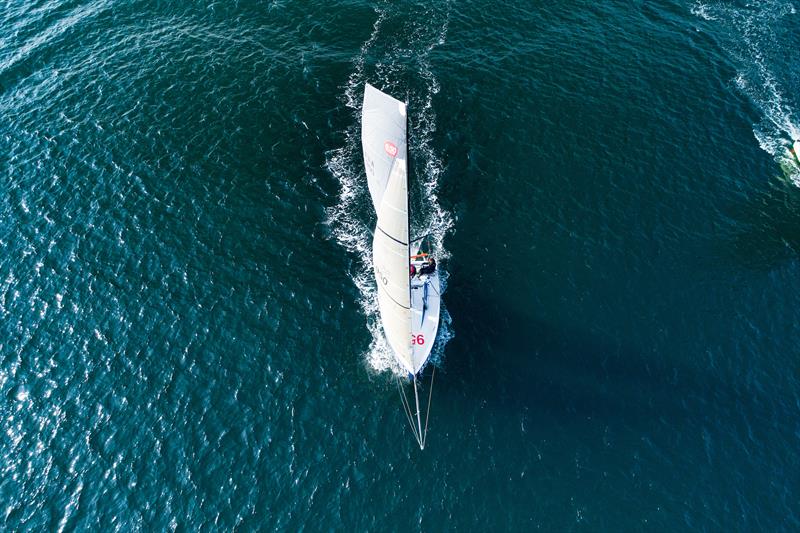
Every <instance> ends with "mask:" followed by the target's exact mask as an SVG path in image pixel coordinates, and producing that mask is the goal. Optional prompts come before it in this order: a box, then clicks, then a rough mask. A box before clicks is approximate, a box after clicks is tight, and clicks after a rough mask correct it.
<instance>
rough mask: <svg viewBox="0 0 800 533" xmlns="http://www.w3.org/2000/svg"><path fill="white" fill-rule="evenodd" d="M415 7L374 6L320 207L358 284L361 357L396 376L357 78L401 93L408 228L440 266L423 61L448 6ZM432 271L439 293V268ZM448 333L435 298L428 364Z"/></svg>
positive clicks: (427, 70)
mask: <svg viewBox="0 0 800 533" xmlns="http://www.w3.org/2000/svg"><path fill="white" fill-rule="evenodd" d="M418 9H422V10H424V11H425V12H424V13H421V14H417V16H414V17H409V16H408V15H407V14H402V15H401V14H399V13H397V12H396V10H395V9H394V8H392V7H391V6H389V5H382V6H380V7H378V8H377V9H376V12H377V19H376V21H375V24H374V26H373V31H372V34H371V35H370V37H369V39H367V41H366V42H365V43H364V44H363V45H362V47H361V50H360V52H359V54H358V56H357V57H356V58H355V59H354V61H353V72H352V73H351V74H350V77H349V79H348V82H347V84H346V86H345V87H344V94H343V101H344V103H345V105H346V106H347V108H348V109H349V110H350V111H351V114H352V126H350V127H349V128H348V129H347V130H346V131H345V135H344V137H345V143H344V146H342V147H340V148H337V149H335V150H331V151H330V152H328V154H327V168H328V170H329V171H330V172H331V174H333V176H334V177H335V178H336V179H337V180H338V182H339V186H340V190H339V203H338V205H336V206H334V207H331V208H330V209H329V210H328V219H327V222H328V225H329V227H330V228H331V233H332V235H333V236H334V237H335V239H336V240H337V242H338V243H339V244H340V245H341V246H342V247H343V248H344V249H345V250H346V251H347V252H348V253H349V254H351V256H352V257H353V267H352V270H353V271H352V273H351V277H352V279H353V282H354V283H355V285H356V287H357V288H358V290H359V293H360V300H359V304H360V305H361V309H362V311H363V313H364V315H365V317H366V325H367V328H368V329H369V331H370V333H371V334H372V340H371V342H370V346H369V349H368V351H367V353H366V360H367V363H368V364H369V366H370V367H371V368H373V369H374V370H376V371H378V372H381V371H385V370H391V371H393V372H395V373H397V374H398V375H404V374H405V371H404V370H403V369H402V368H401V367H400V365H399V363H398V362H397V360H396V359H395V357H394V355H393V353H392V349H391V347H390V346H389V344H388V342H387V341H386V337H385V336H384V334H383V326H382V324H381V319H380V314H379V312H378V303H377V288H376V286H375V278H374V276H373V273H372V272H373V270H372V269H373V265H372V235H371V231H370V228H371V227H372V226H374V224H375V213H374V211H373V210H372V204H371V202H370V199H369V191H368V189H367V180H366V175H365V174H364V168H363V166H364V164H363V159H362V155H361V139H360V136H359V133H360V129H359V126H358V121H359V120H360V116H361V113H360V111H361V97H362V94H363V90H364V83H365V82H370V83H373V84H375V85H376V86H378V87H379V88H380V89H381V90H384V91H386V92H388V93H390V94H395V95H396V96H399V97H403V96H406V97H407V98H408V100H409V102H408V104H409V105H408V108H409V141H410V145H409V154H410V155H411V157H412V158H413V163H412V164H413V166H412V168H413V169H414V170H415V174H413V176H412V179H411V180H410V187H411V191H410V193H411V198H412V200H413V199H414V198H419V199H418V200H417V201H415V202H414V204H413V205H412V213H413V215H412V216H413V218H412V220H411V233H412V235H413V236H414V237H416V236H421V235H428V236H429V241H430V243H431V247H432V253H433V254H434V255H435V256H436V258H437V262H438V263H439V264H440V265H442V266H445V267H446V260H447V258H448V257H449V254H448V253H447V250H445V248H444V243H443V241H444V238H445V235H446V234H447V233H448V231H450V230H451V229H452V228H453V219H452V216H451V215H450V213H449V212H447V211H446V210H444V209H443V208H442V207H441V205H439V202H438V198H437V190H438V187H439V179H440V177H441V175H442V172H443V170H444V165H443V163H442V160H441V157H440V156H439V155H438V154H437V153H436V151H435V150H434V148H433V133H434V131H435V128H436V115H435V113H434V110H433V97H434V95H435V94H436V93H438V92H439V83H438V81H437V80H436V77H435V75H434V73H433V70H432V67H431V63H430V53H431V52H432V51H433V50H434V49H435V48H436V47H437V46H440V45H441V44H444V42H445V38H446V36H447V26H448V20H449V11H450V10H449V4H447V5H445V7H444V9H443V10H435V9H434V8H432V7H428V6H423V7H419V8H418ZM414 21H417V22H414ZM398 26H400V27H399V28H398ZM401 30H402V31H401ZM409 58H411V59H412V61H409ZM405 80H410V81H411V82H412V83H411V84H410V86H413V87H414V89H413V90H410V88H409V86H407V85H405ZM420 81H421V82H423V84H424V86H423V88H422V89H418V88H417V87H418V86H419V82H420ZM440 272H441V283H442V292H444V291H445V290H446V287H447V273H446V268H443V269H442V270H441V271H440ZM452 337H453V331H452V326H451V319H450V315H449V313H448V312H447V308H446V306H445V305H444V302H442V307H441V318H440V323H439V333H438V335H437V339H436V344H435V346H434V349H433V351H432V353H431V361H432V362H433V363H434V364H438V363H439V362H440V361H441V358H442V354H443V353H444V347H445V345H446V344H447V342H448V341H449V340H450V339H451V338H452Z"/></svg>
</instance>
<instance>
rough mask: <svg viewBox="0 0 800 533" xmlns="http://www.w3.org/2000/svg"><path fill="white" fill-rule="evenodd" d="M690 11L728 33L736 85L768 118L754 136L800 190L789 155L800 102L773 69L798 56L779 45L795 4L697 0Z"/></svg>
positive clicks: (799, 133) (798, 132)
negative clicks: (780, 29) (781, 29)
mask: <svg viewBox="0 0 800 533" xmlns="http://www.w3.org/2000/svg"><path fill="white" fill-rule="evenodd" d="M691 12H692V13H693V14H694V15H696V16H698V17H700V18H702V19H704V20H706V21H709V22H710V23H712V24H714V25H715V26H718V27H719V29H721V30H722V31H723V32H724V33H725V34H726V37H727V38H726V39H725V42H724V43H723V46H724V47H725V49H726V51H727V52H728V53H729V54H730V55H731V56H732V57H733V59H734V60H735V62H736V64H737V70H738V73H737V76H736V79H735V83H736V86H737V88H738V89H739V90H741V91H742V93H744V94H745V95H746V96H747V97H748V98H749V99H750V100H751V101H752V102H753V103H754V104H755V105H756V106H757V107H758V109H759V110H760V111H761V112H762V114H763V119H762V120H761V121H760V122H758V123H757V124H754V125H753V134H754V135H755V138H756V140H757V141H758V144H759V146H760V147H761V148H762V149H763V150H764V151H766V152H767V153H769V154H770V155H772V156H773V157H774V158H775V160H776V162H778V163H779V164H780V165H781V166H782V167H783V168H784V169H785V170H787V171H788V172H787V173H788V174H789V177H790V178H791V179H792V180H793V181H794V182H795V183H796V184H798V185H799V186H800V170H798V168H797V167H795V166H794V165H793V164H792V162H791V156H790V155H789V153H788V148H789V146H790V143H791V141H792V140H793V139H800V127H798V126H797V125H798V124H800V120H799V119H800V117H799V116H798V114H797V112H796V111H795V109H797V107H796V104H797V98H796V96H795V95H794V93H793V92H792V91H787V88H786V83H787V80H781V79H778V78H776V76H775V74H774V73H773V68H772V66H771V65H773V64H775V63H776V62H777V61H781V60H783V59H784V58H787V57H792V56H794V54H795V53H796V50H790V49H787V48H790V47H787V46H785V45H783V44H782V43H781V42H780V41H781V39H780V35H779V33H778V31H777V29H776V26H777V25H778V23H779V22H780V21H781V19H783V18H784V17H797V10H796V9H795V7H794V5H793V3H792V2H791V1H787V0H758V1H756V2H750V3H747V4H746V5H744V6H737V5H731V4H729V3H726V2H709V1H706V2H702V1H697V2H695V4H694V5H693V6H692V9H691ZM798 22H800V21H798ZM794 24H797V22H795V23H794ZM787 94H788V95H790V97H787ZM792 97H793V98H792ZM793 103H794V104H795V105H794V106H793V105H792V104H793Z"/></svg>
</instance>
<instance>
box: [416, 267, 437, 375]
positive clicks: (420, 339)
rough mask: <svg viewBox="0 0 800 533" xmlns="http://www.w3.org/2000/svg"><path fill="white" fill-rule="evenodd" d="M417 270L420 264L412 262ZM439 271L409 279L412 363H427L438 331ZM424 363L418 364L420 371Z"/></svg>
mask: <svg viewBox="0 0 800 533" xmlns="http://www.w3.org/2000/svg"><path fill="white" fill-rule="evenodd" d="M413 264H414V265H415V266H416V268H417V270H419V269H420V268H421V267H422V262H417V261H414V262H413ZM440 293H441V290H440V287H439V271H438V270H437V271H435V272H433V274H430V275H424V276H414V277H413V278H411V348H412V350H413V352H414V356H413V360H414V361H425V362H427V359H428V356H429V355H430V353H431V348H433V343H434V341H435V340H436V332H437V330H438V329H439V299H440V297H439V295H440ZM424 366H425V363H422V364H420V369H422V368H423V367H424Z"/></svg>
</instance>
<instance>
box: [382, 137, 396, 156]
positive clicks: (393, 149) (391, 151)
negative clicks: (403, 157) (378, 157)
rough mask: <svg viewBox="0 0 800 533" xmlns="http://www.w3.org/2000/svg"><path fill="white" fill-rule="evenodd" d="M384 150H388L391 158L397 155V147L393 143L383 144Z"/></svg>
mask: <svg viewBox="0 0 800 533" xmlns="http://www.w3.org/2000/svg"><path fill="white" fill-rule="evenodd" d="M383 149H384V150H386V153H387V154H389V156H390V157H394V156H396V155H397V146H395V145H394V143H392V142H389V141H386V142H385V143H383Z"/></svg>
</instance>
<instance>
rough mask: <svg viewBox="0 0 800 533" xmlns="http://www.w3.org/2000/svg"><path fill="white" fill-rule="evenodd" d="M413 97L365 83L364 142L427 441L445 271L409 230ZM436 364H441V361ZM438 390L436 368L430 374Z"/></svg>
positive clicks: (388, 308) (390, 310) (395, 318)
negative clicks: (424, 401)
mask: <svg viewBox="0 0 800 533" xmlns="http://www.w3.org/2000/svg"><path fill="white" fill-rule="evenodd" d="M406 108H407V106H406V104H405V102H401V101H400V100H397V99H395V98H393V97H391V96H389V95H388V94H385V93H383V92H381V91H379V90H378V89H376V88H375V87H373V86H372V85H370V84H368V83H367V84H366V85H365V87H364V104H363V107H362V113H361V145H362V148H363V151H364V167H365V169H366V174H367V183H368V185H369V192H370V196H371V197H372V204H373V206H374V207H375V213H376V214H377V224H376V226H375V232H374V234H373V241H372V259H373V264H374V270H375V281H376V284H377V286H378V291H377V294H378V308H379V310H380V314H381V321H382V323H383V331H384V334H385V335H386V340H387V341H388V343H389V346H391V348H392V351H393V352H394V355H395V357H396V359H397V361H398V363H399V364H400V366H402V368H403V369H405V370H406V371H407V372H408V374H409V375H410V378H411V381H412V383H413V389H414V400H415V402H414V403H415V407H416V412H415V413H414V412H412V410H411V405H410V401H409V400H408V398H406V395H405V388H404V387H402V386H401V385H400V383H399V381H398V388H400V390H401V399H402V400H403V407H404V410H405V412H406V415H407V418H408V422H409V424H410V426H411V430H412V432H413V433H414V436H415V438H416V439H417V442H418V444H419V446H420V448H421V449H424V448H425V439H426V437H427V428H428V414H430V395H429V397H428V410H427V413H426V415H425V425H424V428H423V424H422V416H421V412H420V402H419V391H418V388H419V387H418V381H421V378H422V373H423V370H424V368H425V365H426V363H427V362H428V358H429V357H430V353H431V348H433V343H434V341H435V340H436V332H437V330H438V327H439V299H440V284H439V272H438V270H437V269H436V263H435V261H434V260H433V258H432V257H431V256H430V255H429V253H430V252H429V251H425V250H423V249H422V247H421V242H422V241H423V240H422V239H417V240H412V238H411V234H410V230H409V219H410V214H409V204H408V141H407V135H406V129H407V127H406V126H407V116H406ZM433 372H435V367H434V370H433ZM430 386H431V390H432V387H433V374H431V385H430Z"/></svg>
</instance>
